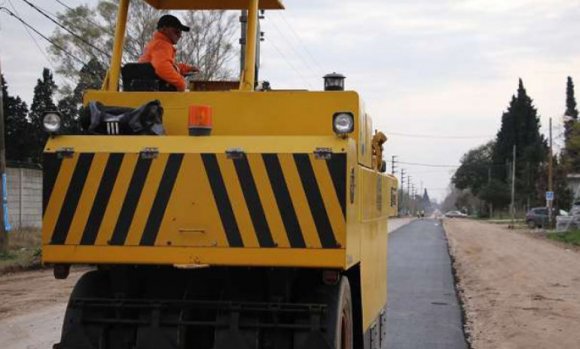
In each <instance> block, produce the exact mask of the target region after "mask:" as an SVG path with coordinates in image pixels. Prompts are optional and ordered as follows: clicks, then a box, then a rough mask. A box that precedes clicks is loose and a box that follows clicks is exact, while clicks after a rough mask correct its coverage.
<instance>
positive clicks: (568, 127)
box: [564, 77, 578, 142]
mask: <svg viewBox="0 0 580 349" xmlns="http://www.w3.org/2000/svg"><path fill="white" fill-rule="evenodd" d="M564 118H565V120H564V138H565V141H566V142H568V140H569V139H570V133H572V129H573V128H574V124H575V123H576V122H578V110H577V109H576V97H575V96H574V82H573V81H572V78H571V77H568V81H567V83H566V111H565V112H564Z"/></svg>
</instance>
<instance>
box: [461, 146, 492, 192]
mask: <svg viewBox="0 0 580 349" xmlns="http://www.w3.org/2000/svg"><path fill="white" fill-rule="evenodd" d="M493 149H494V142H493V141H492V142H488V143H487V144H484V145H481V146H479V147H477V148H475V149H471V150H470V151H468V152H467V153H466V154H464V155H463V157H462V158H461V166H459V168H458V169H457V171H455V174H454V175H453V178H452V179H451V181H452V182H453V184H454V185H455V186H456V187H457V188H458V189H469V190H470V191H471V193H473V195H475V196H477V195H478V194H479V191H480V190H481V188H482V187H483V186H485V185H486V184H487V183H488V182H489V178H490V172H489V171H490V170H491V168H492V156H493Z"/></svg>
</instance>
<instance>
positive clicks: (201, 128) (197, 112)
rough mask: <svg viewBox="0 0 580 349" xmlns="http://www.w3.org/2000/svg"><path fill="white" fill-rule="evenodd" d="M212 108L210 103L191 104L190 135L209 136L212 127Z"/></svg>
mask: <svg viewBox="0 0 580 349" xmlns="http://www.w3.org/2000/svg"><path fill="white" fill-rule="evenodd" d="M212 114H213V111H212V108H211V107H210V106H209V105H190V106H189V120H188V127H189V135H190V136H209V134H210V133H211V129H212Z"/></svg>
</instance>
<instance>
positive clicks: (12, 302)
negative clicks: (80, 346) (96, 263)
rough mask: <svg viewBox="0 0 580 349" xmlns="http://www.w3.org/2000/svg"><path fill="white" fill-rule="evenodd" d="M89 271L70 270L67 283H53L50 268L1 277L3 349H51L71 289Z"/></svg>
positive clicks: (0, 316)
mask: <svg viewBox="0 0 580 349" xmlns="http://www.w3.org/2000/svg"><path fill="white" fill-rule="evenodd" d="M88 270H89V269H88V268H78V269H73V270H71V274H70V276H69V277H68V278H67V279H66V280H55V278H54V276H53V275H52V269H50V270H48V269H47V270H37V271H28V272H19V273H14V274H8V275H3V276H0V299H1V302H0V343H1V345H0V346H1V347H2V349H46V348H52V344H54V343H56V342H57V341H58V339H59V337H60V327H61V325H62V320H63V316H64V309H65V308H66V303H67V301H68V297H69V294H70V292H71V289H72V287H73V286H74V284H75V283H76V281H77V280H78V278H79V277H80V276H81V275H82V274H84V273H85V272H86V271H88Z"/></svg>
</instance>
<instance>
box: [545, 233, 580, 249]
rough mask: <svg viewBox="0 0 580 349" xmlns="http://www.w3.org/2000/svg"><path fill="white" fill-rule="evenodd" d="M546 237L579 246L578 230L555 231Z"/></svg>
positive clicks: (579, 235)
mask: <svg viewBox="0 0 580 349" xmlns="http://www.w3.org/2000/svg"><path fill="white" fill-rule="evenodd" d="M548 239H551V240H556V241H561V242H565V243H567V244H571V245H575V246H580V230H573V231H568V232H565V233H555V234H550V235H548Z"/></svg>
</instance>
